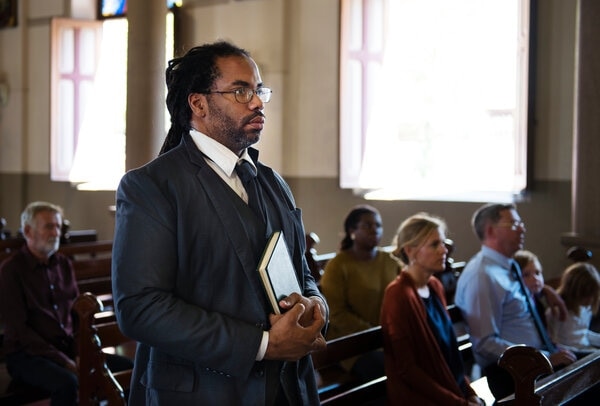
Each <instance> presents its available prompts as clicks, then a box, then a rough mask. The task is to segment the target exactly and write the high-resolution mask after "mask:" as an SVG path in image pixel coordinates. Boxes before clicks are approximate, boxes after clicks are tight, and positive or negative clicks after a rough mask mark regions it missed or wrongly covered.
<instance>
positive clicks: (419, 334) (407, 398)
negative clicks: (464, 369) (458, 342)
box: [381, 272, 475, 406]
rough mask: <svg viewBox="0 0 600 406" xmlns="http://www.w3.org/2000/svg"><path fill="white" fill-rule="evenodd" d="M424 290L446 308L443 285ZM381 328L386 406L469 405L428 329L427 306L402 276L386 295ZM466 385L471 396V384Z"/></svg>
mask: <svg viewBox="0 0 600 406" xmlns="http://www.w3.org/2000/svg"><path fill="white" fill-rule="evenodd" d="M428 285H429V288H430V291H431V293H432V294H435V295H437V296H438V297H439V298H440V300H441V302H442V304H443V305H444V306H446V299H445V295H444V288H443V287H442V284H441V282H440V281H439V280H438V279H436V278H435V277H431V278H430V280H429V282H428ZM381 326H382V331H383V343H384V351H385V372H386V375H387V402H388V404H389V405H419V406H426V405H436V406H437V405H448V406H450V405H467V399H465V397H464V395H463V393H462V391H461V389H460V388H459V387H458V385H457V383H456V381H455V380H454V376H453V375H452V372H451V371H450V368H449V367H448V364H447V363H446V360H445V359H444V356H443V355H442V352H441V350H440V348H439V346H438V344H437V341H436V338H435V336H434V334H433V333H432V331H431V329H430V327H429V324H428V322H427V313H426V310H425V305H424V304H423V301H422V300H421V298H420V297H419V295H418V293H417V289H416V286H415V284H414V282H413V280H412V278H411V277H410V275H409V274H407V273H406V272H401V273H400V275H399V276H398V277H397V278H396V279H395V280H394V281H392V282H391V283H390V284H389V285H388V287H387V289H386V291H385V295H384V298H383V305H382V308H381ZM465 380H466V383H467V386H468V388H469V390H471V391H472V389H471V387H470V385H469V379H468V378H467V377H465ZM472 395H475V392H474V391H472ZM469 396H470V395H469Z"/></svg>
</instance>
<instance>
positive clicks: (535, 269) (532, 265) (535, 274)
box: [513, 250, 548, 327]
mask: <svg viewBox="0 0 600 406" xmlns="http://www.w3.org/2000/svg"><path fill="white" fill-rule="evenodd" d="M513 258H514V259H515V261H517V264H519V268H521V275H522V276H523V282H525V286H527V289H529V291H530V292H531V295H532V297H533V301H534V303H535V307H536V310H537V312H538V314H540V315H543V314H545V313H546V309H547V308H548V302H547V301H546V298H545V296H544V286H545V283H544V274H543V269H542V263H541V262H540V260H539V258H538V257H537V255H535V254H534V253H533V252H531V251H527V250H519V251H517V252H516V253H515V255H514V257H513ZM541 320H542V322H543V323H544V325H546V327H547V323H546V319H545V318H544V317H541Z"/></svg>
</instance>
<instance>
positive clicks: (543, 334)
mask: <svg viewBox="0 0 600 406" xmlns="http://www.w3.org/2000/svg"><path fill="white" fill-rule="evenodd" d="M510 269H511V271H512V273H513V274H514V275H515V278H517V281H518V282H519V286H520V287H521V292H522V293H523V294H524V295H525V300H526V301H527V308H528V309H529V313H531V316H532V317H533V322H534V324H535V328H536V329H537V331H538V333H539V335H540V338H541V339H542V343H544V347H546V350H548V351H549V352H550V353H553V352H554V351H556V346H555V345H554V343H553V342H552V340H550V337H549V336H548V331H547V330H546V327H544V324H543V323H542V319H540V315H539V313H538V312H537V310H536V308H535V305H534V304H533V303H532V301H531V295H530V294H529V291H528V290H527V286H525V282H524V281H523V277H522V276H521V270H520V269H519V266H518V265H517V264H516V263H514V262H513V263H512V265H511V267H510Z"/></svg>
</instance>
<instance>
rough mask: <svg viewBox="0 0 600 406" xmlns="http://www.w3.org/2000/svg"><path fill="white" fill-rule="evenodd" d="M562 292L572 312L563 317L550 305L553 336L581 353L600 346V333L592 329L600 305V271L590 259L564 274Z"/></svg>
mask: <svg viewBox="0 0 600 406" xmlns="http://www.w3.org/2000/svg"><path fill="white" fill-rule="evenodd" d="M557 292H558V294H559V295H560V296H561V297H562V299H563V300H564V302H565V304H566V306H567V309H568V314H567V318H566V319H565V320H563V321H561V320H558V319H557V318H556V316H555V315H554V314H553V313H552V312H551V311H550V309H548V310H547V311H546V319H547V322H548V331H549V333H550V336H551V337H552V340H553V341H554V342H556V343H558V344H559V345H561V346H562V347H566V348H568V349H570V350H572V351H574V352H576V353H577V354H578V357H579V354H581V355H583V354H585V353H586V352H591V351H596V350H598V348H600V334H599V333H597V332H594V331H592V330H590V329H589V327H590V321H591V319H592V316H593V315H595V314H596V313H597V311H598V306H599V305H600V274H599V273H598V270H597V269H596V267H594V266H593V265H592V264H590V263H587V262H576V263H574V264H572V265H570V266H569V267H568V268H567V269H566V270H565V272H564V273H563V276H562V278H561V282H560V286H559V288H558V289H557Z"/></svg>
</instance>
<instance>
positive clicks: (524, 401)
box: [498, 345, 600, 406]
mask: <svg viewBox="0 0 600 406" xmlns="http://www.w3.org/2000/svg"><path fill="white" fill-rule="evenodd" d="M499 365H500V366H501V367H503V368H505V369H506V370H507V371H508V372H509V373H510V374H511V376H512V377H513V380H514V382H515V393H514V395H511V396H508V397H506V398H504V399H501V400H499V401H498V405H503V406H507V405H512V406H532V405H562V404H567V403H568V404H577V405H579V404H581V405H583V404H594V403H595V402H596V401H597V400H598V395H599V393H600V386H599V385H600V384H599V382H600V351H596V352H594V353H591V354H589V355H587V356H586V357H583V358H581V359H579V360H577V361H575V362H574V363H573V364H571V365H569V366H567V367H564V368H562V369H560V370H559V371H557V372H554V371H553V368H552V365H551V364H550V361H549V360H548V358H547V357H546V356H545V355H543V354H542V353H541V352H540V351H538V350H536V349H535V348H532V347H527V346H524V345H515V346H512V347H509V348H508V349H507V350H506V351H505V352H504V353H503V354H502V356H501V357H500V360H499ZM542 376H543V378H542V379H539V378H540V377H542ZM538 379H539V380H538ZM590 401H592V403H589V402H590Z"/></svg>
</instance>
